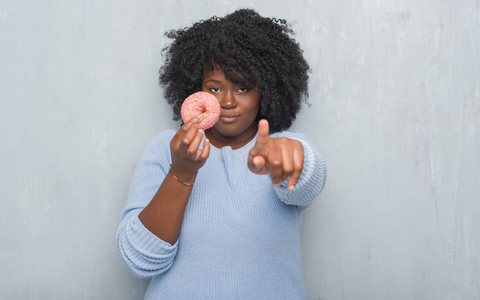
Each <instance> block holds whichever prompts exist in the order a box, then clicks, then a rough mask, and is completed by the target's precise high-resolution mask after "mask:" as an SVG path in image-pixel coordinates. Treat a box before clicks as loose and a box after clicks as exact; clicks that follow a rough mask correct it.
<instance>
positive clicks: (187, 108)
mask: <svg viewBox="0 0 480 300" xmlns="http://www.w3.org/2000/svg"><path fill="white" fill-rule="evenodd" d="M201 113H203V115H204V116H203V120H202V121H201V122H200V123H199V124H198V126H199V127H200V128H202V129H203V130H206V129H208V128H210V127H212V126H213V125H215V123H217V121H218V118H219V117H220V104H219V103H218V100H217V98H215V96H213V95H212V94H210V93H206V92H196V93H194V94H191V95H190V96H188V97H187V98H186V99H185V101H183V104H182V111H181V114H182V119H183V122H184V123H187V122H188V121H190V119H191V118H193V117H194V116H196V115H199V114H201Z"/></svg>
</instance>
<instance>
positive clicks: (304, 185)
mask: <svg viewBox="0 0 480 300" xmlns="http://www.w3.org/2000/svg"><path fill="white" fill-rule="evenodd" d="M296 140H297V141H299V142H300V143H302V146H303V151H304V163H303V170H302V174H301V175H300V178H299V179H298V182H297V184H296V186H295V188H294V190H293V191H290V190H289V189H288V181H289V179H290V178H287V179H286V180H284V181H283V182H282V184H281V185H280V187H277V188H275V191H276V193H277V195H278V196H279V197H280V199H282V201H283V202H285V203H286V204H293V205H305V206H306V205H309V204H310V203H311V201H312V200H313V199H314V198H315V197H316V195H318V193H320V191H321V190H322V189H323V187H324V185H325V181H326V165H325V162H324V160H323V158H322V156H321V155H320V154H319V153H318V152H316V151H315V150H314V149H313V148H312V147H311V146H310V145H309V144H308V143H307V142H305V141H303V140H301V139H296Z"/></svg>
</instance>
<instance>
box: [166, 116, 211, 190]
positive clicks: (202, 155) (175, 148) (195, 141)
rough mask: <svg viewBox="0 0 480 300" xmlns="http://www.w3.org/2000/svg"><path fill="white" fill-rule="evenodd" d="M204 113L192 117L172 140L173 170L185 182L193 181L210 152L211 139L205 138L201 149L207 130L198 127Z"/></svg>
mask: <svg viewBox="0 0 480 300" xmlns="http://www.w3.org/2000/svg"><path fill="white" fill-rule="evenodd" d="M202 119H203V114H200V115H198V116H196V117H194V118H192V119H191V120H190V121H188V122H187V123H185V124H183V125H182V127H180V129H179V130H178V131H177V133H176V134H175V135H174V136H173V138H172V140H171V141H170V151H171V154H172V166H171V171H172V173H173V174H175V175H176V176H177V177H178V178H180V179H181V180H182V181H185V182H193V181H195V178H196V176H197V172H198V170H199V169H200V168H201V167H203V165H204V164H205V162H206V161H207V158H208V156H209V154H210V141H209V140H208V139H205V141H204V142H203V149H200V144H201V142H202V138H203V135H204V134H205V131H204V130H203V129H200V128H199V127H198V124H199V123H200V121H201V120H202Z"/></svg>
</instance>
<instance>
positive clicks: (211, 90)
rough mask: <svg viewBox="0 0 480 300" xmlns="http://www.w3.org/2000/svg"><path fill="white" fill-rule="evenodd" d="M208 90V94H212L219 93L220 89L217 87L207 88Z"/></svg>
mask: <svg viewBox="0 0 480 300" xmlns="http://www.w3.org/2000/svg"><path fill="white" fill-rule="evenodd" d="M208 90H209V91H210V92H212V93H218V92H220V89H219V88H217V87H212V88H209V89H208Z"/></svg>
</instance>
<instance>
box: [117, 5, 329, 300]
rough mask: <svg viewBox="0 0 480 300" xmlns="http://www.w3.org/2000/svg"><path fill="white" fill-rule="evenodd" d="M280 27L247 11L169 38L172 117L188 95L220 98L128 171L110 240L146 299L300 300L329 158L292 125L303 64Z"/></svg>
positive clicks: (164, 79) (302, 90) (303, 82)
mask: <svg viewBox="0 0 480 300" xmlns="http://www.w3.org/2000/svg"><path fill="white" fill-rule="evenodd" d="M291 34H292V31H291V30H290V29H289V27H288V26H287V25H285V24H278V23H277V22H276V20H272V19H268V18H264V17H261V16H260V15H258V14H257V13H256V12H255V11H253V10H249V9H242V10H238V11H236V12H234V13H232V14H230V15H227V16H226V17H224V18H217V17H213V18H212V19H210V20H206V21H200V22H198V23H196V24H194V25H193V26H191V27H190V28H186V29H182V30H177V31H172V32H170V33H169V34H168V36H169V37H171V38H173V39H174V41H173V43H172V44H171V45H170V46H168V47H167V48H166V49H164V51H165V53H166V60H165V64H164V66H163V67H162V69H161V71H160V83H161V84H162V85H163V87H164V88H165V97H166V99H167V100H168V102H169V103H170V104H172V106H173V112H174V119H177V120H178V119H179V118H180V107H181V104H182V102H183V100H184V99H185V98H186V97H187V96H188V95H190V94H192V93H194V92H197V91H199V90H202V91H204V92H209V93H211V94H213V95H214V96H215V97H216V98H217V99H218V101H219V103H220V107H221V111H220V119H219V121H218V122H217V123H216V124H215V125H214V127H212V128H210V129H207V130H205V131H204V130H202V129H200V128H199V127H198V123H199V122H200V121H201V118H202V116H201V115H200V116H198V117H197V118H193V119H192V120H190V121H189V122H187V123H185V124H183V125H182V126H181V128H180V129H178V130H176V131H174V130H167V131H163V132H161V133H159V134H158V135H157V136H156V137H155V138H154V139H153V140H152V141H151V142H150V144H149V145H148V146H147V148H146V150H145V151H144V153H143V155H142V158H141V159H140V162H139V163H138V166H137V168H136V171H135V174H134V177H133V179H132V184H131V187H130V192H129V198H128V202H127V206H126V207H125V209H124V210H123V212H122V221H121V224H120V226H119V230H118V233H117V247H118V249H119V252H120V254H121V256H122V258H123V260H124V262H125V264H126V266H127V268H128V269H129V270H130V271H131V272H132V273H133V274H134V275H136V276H139V277H142V278H153V279H152V281H151V283H150V285H149V288H148V290H147V293H146V295H145V299H303V298H305V291H304V288H303V281H302V271H301V257H300V249H299V236H300V226H301V216H302V212H303V210H304V209H305V208H306V207H307V206H308V205H309V204H310V203H311V202H312V201H313V199H314V198H315V197H316V196H317V195H318V194H319V193H320V191H321V190H322V189H323V187H324V185H325V181H326V166H325V162H324V160H323V158H322V156H321V155H320V153H319V152H318V151H317V150H315V147H314V145H313V144H312V143H311V142H310V141H309V140H308V138H307V137H306V136H304V135H302V134H297V133H292V132H288V131H285V130H286V129H288V128H289V127H290V125H291V124H292V121H293V120H294V119H295V116H296V114H297V112H298V111H299V109H300V103H301V101H302V100H304V99H305V98H306V96H307V95H308V93H307V89H308V84H307V82H308V74H307V73H308V71H309V67H308V64H307V63H306V61H305V59H304V58H303V56H302V51H301V49H300V47H299V46H298V44H297V43H296V42H295V41H294V40H293V39H292V38H291V37H290V35H291Z"/></svg>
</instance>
